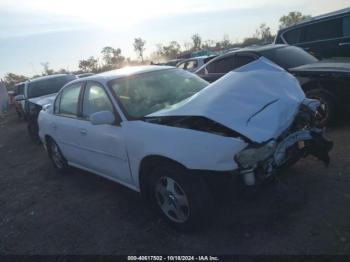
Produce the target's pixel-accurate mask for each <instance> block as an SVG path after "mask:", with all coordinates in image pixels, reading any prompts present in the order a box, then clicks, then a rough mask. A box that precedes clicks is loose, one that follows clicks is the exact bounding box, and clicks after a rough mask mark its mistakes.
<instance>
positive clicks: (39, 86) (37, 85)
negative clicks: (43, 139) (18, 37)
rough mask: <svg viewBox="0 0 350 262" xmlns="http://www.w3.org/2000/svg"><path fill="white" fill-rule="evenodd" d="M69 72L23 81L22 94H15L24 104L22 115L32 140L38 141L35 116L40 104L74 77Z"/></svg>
mask: <svg viewBox="0 0 350 262" xmlns="http://www.w3.org/2000/svg"><path fill="white" fill-rule="evenodd" d="M76 78H77V77H76V76H75V75H71V74H56V75H50V76H43V77H38V78H35V79H31V80H28V81H26V82H25V85H24V94H23V95H22V96H17V100H19V99H21V100H20V102H21V104H24V116H25V117H26V119H27V121H28V123H27V127H28V132H29V135H30V137H31V138H32V139H33V141H34V142H39V138H38V123H37V118H38V115H39V112H40V110H41V108H42V106H43V105H44V104H45V103H50V99H51V98H52V97H54V96H55V94H56V93H57V92H58V91H59V90H60V89H61V88H62V87H63V86H64V85H65V84H66V83H68V82H70V81H72V80H74V79H76Z"/></svg>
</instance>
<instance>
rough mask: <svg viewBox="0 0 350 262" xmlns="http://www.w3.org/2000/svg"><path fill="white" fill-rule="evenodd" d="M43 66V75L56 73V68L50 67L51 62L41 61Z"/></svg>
mask: <svg viewBox="0 0 350 262" xmlns="http://www.w3.org/2000/svg"><path fill="white" fill-rule="evenodd" d="M40 64H41V65H42V67H43V68H44V71H43V75H52V74H53V73H54V70H53V69H51V68H50V66H49V65H50V63H49V62H42V63H40Z"/></svg>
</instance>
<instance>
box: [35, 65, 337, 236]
mask: <svg viewBox="0 0 350 262" xmlns="http://www.w3.org/2000/svg"><path fill="white" fill-rule="evenodd" d="M318 105H319V102H318V101H317V100H310V99H306V98H305V95H304V93H303V91H302V89H301V88H300V86H299V84H298V81H297V80H296V79H295V78H294V77H293V76H292V75H290V74H289V73H287V72H286V71H285V70H283V69H282V68H280V67H278V66H277V65H275V64H273V63H272V62H270V61H269V60H267V59H265V58H261V59H259V60H257V61H254V62H252V63H250V64H248V65H245V66H243V67H241V68H239V69H237V70H235V71H232V72H230V73H228V74H227V75H226V76H224V77H222V78H221V79H220V80H218V81H216V82H215V83H213V84H210V85H209V84H208V83H207V82H206V81H204V80H202V79H201V78H199V77H198V76H196V75H194V74H191V73H189V72H186V71H184V70H180V69H176V68H173V67H161V66H143V67H131V68H124V69H119V70H115V71H111V72H107V73H102V74H99V75H94V76H91V77H87V78H84V79H77V80H75V81H73V82H70V83H69V84H67V85H66V86H65V87H63V88H62V89H61V91H60V92H59V93H58V95H57V97H56V99H55V101H54V102H53V103H52V104H49V105H45V106H44V107H43V109H42V111H41V112H40V115H39V127H40V130H39V135H40V139H41V140H42V142H43V144H44V146H45V148H46V150H47V152H48V154H49V156H50V158H51V159H52V162H53V164H54V166H55V167H56V169H58V170H59V171H64V170H66V169H67V168H68V166H74V167H78V168H81V169H84V170H87V171H91V172H93V173H96V174H98V175H101V176H103V177H106V178H109V179H111V180H114V181H116V182H118V183H120V184H123V185H125V186H127V187H129V188H131V189H133V190H135V191H138V192H141V195H142V196H143V197H144V198H145V199H146V200H147V201H148V202H149V203H150V205H151V206H152V207H153V208H154V209H155V210H157V211H158V212H159V214H160V215H161V216H162V217H163V218H164V219H165V220H166V221H167V222H168V223H170V224H172V225H173V226H175V227H177V228H178V229H182V230H186V229H193V228H195V227H197V226H199V225H201V223H202V222H203V221H205V220H206V218H208V217H209V214H210V210H209V209H210V206H211V204H212V203H213V201H212V195H211V193H210V192H211V189H210V185H211V183H208V181H209V180H210V181H212V179H215V177H217V178H219V176H223V175H224V176H231V177H232V176H234V175H238V176H242V180H243V181H244V182H245V184H246V185H247V186H254V184H256V182H257V181H261V180H263V179H264V178H267V177H269V176H272V175H275V174H276V173H277V171H279V170H280V169H281V168H282V167H284V166H287V165H291V164H293V163H295V162H296V161H298V160H299V159H300V158H302V157H305V156H307V155H309V154H311V155H313V156H315V157H317V158H318V159H320V160H322V161H324V162H325V163H326V164H327V163H328V162H329V156H328V152H329V150H330V149H331V147H332V142H331V141H329V140H328V139H327V138H325V136H324V134H323V131H322V130H320V129H317V128H316V127H315V126H314V124H313V121H314V118H313V116H314V113H315V111H316V110H317V106H318Z"/></svg>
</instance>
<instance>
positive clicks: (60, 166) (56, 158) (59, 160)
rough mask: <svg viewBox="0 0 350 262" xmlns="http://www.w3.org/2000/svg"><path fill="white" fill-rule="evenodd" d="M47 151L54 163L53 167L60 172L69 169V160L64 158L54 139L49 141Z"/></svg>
mask: <svg viewBox="0 0 350 262" xmlns="http://www.w3.org/2000/svg"><path fill="white" fill-rule="evenodd" d="M47 147H48V148H47V150H48V153H49V157H50V159H51V161H52V163H53V166H54V167H55V168H56V170H57V171H59V172H65V171H67V170H68V169H69V167H68V164H67V160H66V159H65V158H64V156H63V154H62V152H61V150H60V148H59V147H58V145H57V143H56V142H55V141H54V140H53V139H49V140H48V142H47Z"/></svg>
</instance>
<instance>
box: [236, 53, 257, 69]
mask: <svg viewBox="0 0 350 262" xmlns="http://www.w3.org/2000/svg"><path fill="white" fill-rule="evenodd" d="M255 60H256V58H255V57H254V56H252V55H236V57H235V66H236V68H238V67H241V66H244V65H246V64H249V63H250V62H253V61H255Z"/></svg>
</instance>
